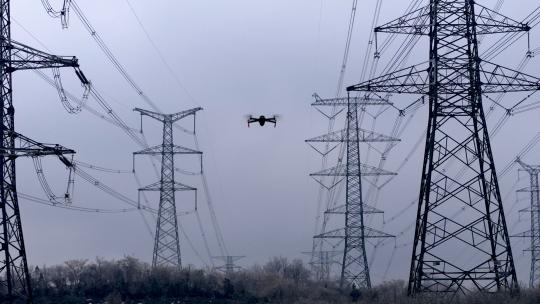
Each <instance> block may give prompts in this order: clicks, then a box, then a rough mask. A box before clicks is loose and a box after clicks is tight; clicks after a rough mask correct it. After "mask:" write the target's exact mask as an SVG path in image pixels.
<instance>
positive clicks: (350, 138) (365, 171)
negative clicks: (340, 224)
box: [306, 96, 398, 288]
mask: <svg viewBox="0 0 540 304" xmlns="http://www.w3.org/2000/svg"><path fill="white" fill-rule="evenodd" d="M385 104H388V102H387V101H386V100H384V99H377V98H363V97H356V98H336V99H327V100H324V99H319V98H318V96H317V101H316V102H315V103H314V104H313V105H314V106H330V105H333V106H335V105H346V106H347V117H346V128H345V129H344V130H340V131H336V132H332V133H329V134H325V135H322V136H319V137H315V138H312V139H308V140H307V141H306V142H308V143H310V144H313V143H339V144H345V146H346V161H345V164H339V165H337V166H336V167H333V168H330V169H326V170H323V171H321V172H318V173H314V174H311V176H316V177H325V176H334V177H342V178H343V179H345V183H346V184H345V188H346V190H345V192H346V194H345V204H344V205H341V206H336V207H333V208H329V209H328V210H327V211H326V212H325V213H326V214H341V215H344V217H345V225H344V228H339V229H336V230H332V231H328V232H323V233H321V234H320V235H317V236H315V238H316V239H323V240H332V239H337V240H338V241H343V244H344V245H343V259H342V264H341V282H340V284H341V286H342V287H345V285H346V284H347V285H349V286H348V287H352V286H355V287H356V288H371V278H370V274H369V265H368V260H367V254H366V239H368V238H388V237H393V236H392V235H389V234H387V233H384V232H381V231H377V230H375V229H372V228H369V227H367V226H366V225H365V224H364V220H365V215H366V214H373V213H382V211H380V210H377V209H375V208H373V207H371V206H369V205H367V204H365V203H364V201H363V197H362V178H364V177H367V176H381V175H395V174H394V173H391V172H388V171H385V170H382V169H380V168H376V167H371V166H368V165H364V164H362V163H361V161H360V143H366V142H371V143H373V142H393V141H398V139H395V138H391V137H389V136H385V135H381V134H377V133H375V132H372V131H367V130H363V129H360V127H359V121H358V108H359V107H362V106H366V105H385ZM333 186H335V185H333ZM314 254H315V255H317V254H319V255H321V254H323V252H319V253H318V252H314ZM320 266H321V267H322V269H321V270H322V271H321V274H320V276H321V277H323V276H324V277H327V275H328V274H327V272H328V270H327V269H324V267H326V266H327V263H321V265H320Z"/></svg>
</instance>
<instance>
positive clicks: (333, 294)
mask: <svg viewBox="0 0 540 304" xmlns="http://www.w3.org/2000/svg"><path fill="white" fill-rule="evenodd" d="M31 275H32V283H33V292H34V297H35V303H40V304H41V303H43V304H49V303H50V304H53V303H54V304H71V303H77V304H79V303H88V304H89V303H92V304H98V303H108V304H120V303H124V304H131V303H137V304H138V303H142V304H172V303H174V304H180V303H182V304H188V303H197V304H199V303H216V304H241V303H242V304H243V303H286V304H304V303H305V304H307V303H309V304H330V303H333V304H334V303H336V304H337V303H352V302H353V297H352V296H351V291H350V290H347V291H340V289H339V287H338V283H337V282H326V283H321V282H315V281H313V280H312V279H311V277H312V276H311V273H310V271H309V270H308V268H307V267H306V265H305V264H304V263H303V262H302V261H301V260H292V261H290V260H288V259H286V258H282V257H276V258H272V259H271V260H270V261H268V262H267V263H266V264H264V265H262V266H253V267H250V268H247V269H244V270H241V271H237V272H234V273H232V274H230V275H228V276H226V275H225V274H223V273H221V272H219V271H215V270H212V269H196V268H192V267H185V268H183V269H177V268H155V269H152V268H151V267H150V265H148V264H147V263H143V262H141V261H139V260H137V259H135V258H133V257H126V258H124V259H121V260H117V261H106V260H103V259H96V260H95V261H92V262H90V261H88V260H71V261H67V262H65V263H64V264H63V265H58V266H51V267H35V268H34V269H33V271H32V274H31ZM356 303H362V304H364V303H365V304H368V303H369V304H428V303H429V304H444V303H456V304H462V303H463V304H499V303H500V304H503V303H504V304H539V303H540V290H536V291H533V290H522V292H521V293H520V294H519V295H518V296H515V297H510V296H508V295H504V294H501V295H489V296H486V295H485V294H482V295H475V294H471V295H468V296H467V297H463V298H452V299H449V298H444V297H441V296H437V297H431V298H423V299H422V298H409V297H407V296H406V284H405V283H404V282H403V281H392V282H386V283H383V284H380V285H378V286H376V287H375V288H373V289H372V290H370V291H366V290H361V291H360V292H359V295H358V300H357V301H356Z"/></svg>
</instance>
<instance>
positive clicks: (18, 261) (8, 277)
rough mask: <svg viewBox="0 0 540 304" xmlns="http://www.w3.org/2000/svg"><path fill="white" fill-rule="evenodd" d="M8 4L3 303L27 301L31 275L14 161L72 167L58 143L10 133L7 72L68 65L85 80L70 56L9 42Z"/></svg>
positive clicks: (4, 2)
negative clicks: (52, 160)
mask: <svg viewBox="0 0 540 304" xmlns="http://www.w3.org/2000/svg"><path fill="white" fill-rule="evenodd" d="M10 2H11V1H9V0H0V35H1V37H0V56H1V58H0V78H1V80H0V82H1V88H0V103H1V106H2V109H1V112H0V115H1V121H2V128H1V133H2V140H1V141H0V145H1V146H0V153H1V155H0V174H1V175H2V183H0V212H1V214H0V300H2V302H3V303H5V302H9V303H11V302H13V301H15V300H17V301H24V302H27V303H32V290H31V286H30V275H29V272H28V263H27V260H26V249H25V246H24V238H23V231H22V224H21V215H20V210H19V202H18V198H17V185H16V174H15V173H16V170H15V160H16V159H17V158H18V157H41V156H46V155H56V156H58V157H60V159H61V160H62V161H63V162H64V163H65V164H66V165H71V164H70V163H69V161H67V159H66V158H65V157H63V156H62V155H64V154H73V153H75V152H74V151H73V150H69V149H66V148H64V147H62V146H60V145H48V144H42V143H39V142H37V141H34V140H31V139H30V138H28V137H25V136H23V135H21V134H18V133H17V132H15V108H14V106H13V96H12V93H13V87H12V73H13V72H15V71H18V70H36V69H47V68H60V67H73V68H75V69H76V70H77V75H78V76H79V78H80V79H81V81H82V82H83V84H84V85H85V86H89V83H88V81H87V80H86V78H85V77H84V76H82V73H81V71H80V70H78V66H79V65H78V62H77V59H76V58H75V57H60V56H55V55H51V54H47V53H45V52H41V51H39V50H36V49H34V48H31V47H29V46H26V45H23V44H21V43H18V42H15V41H13V40H11V10H10Z"/></svg>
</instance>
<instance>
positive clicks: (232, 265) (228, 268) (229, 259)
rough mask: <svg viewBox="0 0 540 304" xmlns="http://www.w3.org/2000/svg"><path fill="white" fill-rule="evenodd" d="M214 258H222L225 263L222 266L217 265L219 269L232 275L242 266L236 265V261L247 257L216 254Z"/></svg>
mask: <svg viewBox="0 0 540 304" xmlns="http://www.w3.org/2000/svg"><path fill="white" fill-rule="evenodd" d="M213 258H214V259H218V260H222V261H223V262H224V263H225V264H224V265H222V266H218V267H216V269H217V270H220V271H222V272H224V273H225V274H226V275H230V274H231V273H233V272H234V271H236V270H238V269H241V267H240V266H238V265H236V262H237V261H238V260H240V259H243V258H245V256H243V255H237V256H233V255H227V256H215V257H213Z"/></svg>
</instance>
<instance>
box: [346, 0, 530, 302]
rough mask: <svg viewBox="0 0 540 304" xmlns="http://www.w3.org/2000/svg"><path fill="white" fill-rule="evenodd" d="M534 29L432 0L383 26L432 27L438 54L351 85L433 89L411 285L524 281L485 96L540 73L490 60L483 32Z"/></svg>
mask: <svg viewBox="0 0 540 304" xmlns="http://www.w3.org/2000/svg"><path fill="white" fill-rule="evenodd" d="M529 30H530V27H529V26H528V25H526V24H523V23H520V22H517V21H514V20H512V19H510V18H508V17H505V16H502V15H500V14H498V13H496V12H494V11H492V10H490V9H488V8H486V7H483V6H481V5H478V4H476V3H475V2H474V1H472V0H431V1H430V4H429V5H428V6H426V7H423V8H421V9H419V10H417V11H414V12H412V13H410V14H408V15H406V16H403V17H401V18H399V19H396V20H395V21H392V22H389V23H387V24H385V25H383V26H380V27H378V28H376V29H375V31H376V32H385V33H401V34H408V35H426V36H428V37H429V38H430V58H429V61H428V62H427V63H425V64H420V65H415V66H412V67H409V68H406V69H401V70H398V71H396V72H393V73H390V74H387V75H384V76H381V77H378V78H375V79H372V80H369V81H367V82H364V83H360V84H358V85H354V86H351V87H349V88H348V91H361V92H365V93H367V94H369V93H372V94H377V93H391V94H392V93H397V94H399V93H404V94H426V95H428V97H429V119H428V130H427V137H426V147H425V155H424V162H423V170H422V180H421V187H420V197H419V205H418V214H417V221H416V230H415V237H414V247H413V255H412V261H411V271H410V279H409V294H412V295H413V294H418V293H424V292H450V293H453V292H458V291H459V292H466V291H469V290H477V291H485V292H492V291H512V290H517V288H518V284H517V278H516V271H515V267H514V261H513V256H512V250H511V247H510V240H509V236H508V230H507V226H506V220H505V216H504V212H503V205H502V201H501V195H500V191H499V185H498V181H497V175H496V171H495V164H494V162H493V154H492V150H491V144H490V140H489V134H488V129H487V125H486V119H485V115H484V109H483V105H482V97H483V95H486V94H493V93H508V92H520V91H535V90H538V89H539V84H540V80H539V79H538V78H535V77H532V76H528V75H525V74H523V73H520V72H518V71H514V70H510V69H507V68H503V67H501V66H499V65H496V64H493V63H490V62H487V61H483V60H481V58H480V55H479V50H478V36H479V35H487V34H498V33H508V32H521V31H529ZM455 163H457V164H461V165H462V166H463V168H462V170H453V168H452V167H451V166H450V165H451V164H455ZM456 210H458V211H459V210H461V211H459V212H458V213H456ZM458 250H459V252H458Z"/></svg>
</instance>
